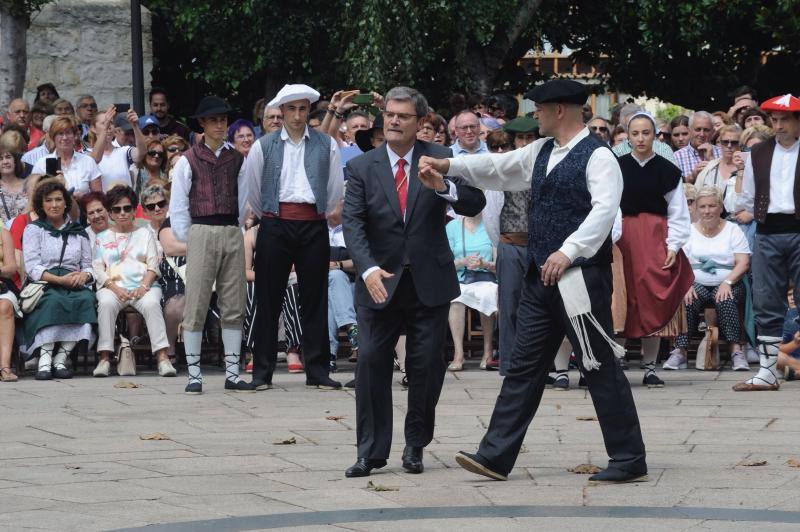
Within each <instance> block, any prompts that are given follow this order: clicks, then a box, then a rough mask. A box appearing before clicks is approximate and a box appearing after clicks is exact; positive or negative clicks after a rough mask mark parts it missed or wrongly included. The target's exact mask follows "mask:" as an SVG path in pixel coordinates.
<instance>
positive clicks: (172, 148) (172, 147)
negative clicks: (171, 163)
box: [167, 146, 181, 153]
mask: <svg viewBox="0 0 800 532" xmlns="http://www.w3.org/2000/svg"><path fill="white" fill-rule="evenodd" d="M167 151H168V152H170V153H175V152H179V151H181V149H180V148H179V147H177V146H170V147H169V148H167Z"/></svg>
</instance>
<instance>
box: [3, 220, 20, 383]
mask: <svg viewBox="0 0 800 532" xmlns="http://www.w3.org/2000/svg"><path fill="white" fill-rule="evenodd" d="M0 264H2V265H1V266H0V382H14V381H16V380H17V375H16V374H15V373H14V372H13V371H12V370H11V352H12V351H13V349H14V325H15V324H14V320H15V319H16V318H17V317H22V314H21V313H20V310H19V303H18V302H17V294H16V292H17V286H16V285H15V284H14V281H12V278H13V277H14V276H15V275H16V274H17V261H16V259H15V257H14V241H13V240H12V239H11V233H9V231H8V229H6V228H5V227H3V226H1V225H0Z"/></svg>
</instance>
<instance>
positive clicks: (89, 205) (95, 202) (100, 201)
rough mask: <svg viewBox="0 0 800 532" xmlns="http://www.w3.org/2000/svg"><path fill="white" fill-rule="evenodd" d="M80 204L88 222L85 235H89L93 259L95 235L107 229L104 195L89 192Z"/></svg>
mask: <svg viewBox="0 0 800 532" xmlns="http://www.w3.org/2000/svg"><path fill="white" fill-rule="evenodd" d="M80 204H81V209H82V210H83V212H85V213H86V221H87V222H89V227H87V228H86V234H87V235H89V243H90V244H91V245H92V257H94V243H95V240H96V238H97V235H99V234H100V233H102V232H103V231H105V230H106V229H108V211H107V210H106V195H105V194H103V193H102V192H89V193H88V194H86V195H84V196H83V197H82V198H81V201H80Z"/></svg>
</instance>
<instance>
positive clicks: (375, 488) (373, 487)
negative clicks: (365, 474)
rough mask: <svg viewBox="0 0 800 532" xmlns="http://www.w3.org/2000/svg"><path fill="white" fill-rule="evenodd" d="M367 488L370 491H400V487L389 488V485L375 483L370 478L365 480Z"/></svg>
mask: <svg viewBox="0 0 800 532" xmlns="http://www.w3.org/2000/svg"><path fill="white" fill-rule="evenodd" d="M367 489H369V490H372V491H400V488H390V487H389V486H384V485H382V484H375V483H374V482H372V481H371V480H370V481H369V482H367Z"/></svg>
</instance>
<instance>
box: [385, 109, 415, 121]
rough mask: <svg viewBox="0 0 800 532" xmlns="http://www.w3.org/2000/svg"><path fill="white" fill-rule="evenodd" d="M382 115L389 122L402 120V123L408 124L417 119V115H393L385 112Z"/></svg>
mask: <svg viewBox="0 0 800 532" xmlns="http://www.w3.org/2000/svg"><path fill="white" fill-rule="evenodd" d="M381 114H382V115H383V119H384V120H389V121H391V120H400V121H401V122H408V121H410V120H413V119H415V118H416V117H417V115H415V114H411V113H392V112H389V111H383V112H382V113H381Z"/></svg>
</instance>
